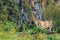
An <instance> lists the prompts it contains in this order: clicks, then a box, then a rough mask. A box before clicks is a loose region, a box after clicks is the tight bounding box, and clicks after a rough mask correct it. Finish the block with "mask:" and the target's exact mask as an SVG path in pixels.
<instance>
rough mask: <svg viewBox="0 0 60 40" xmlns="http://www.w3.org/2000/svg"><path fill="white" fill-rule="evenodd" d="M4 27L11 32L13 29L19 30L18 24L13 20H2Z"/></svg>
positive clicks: (4, 29)
mask: <svg viewBox="0 0 60 40" xmlns="http://www.w3.org/2000/svg"><path fill="white" fill-rule="evenodd" d="M2 28H3V31H7V32H9V31H11V30H13V29H16V30H17V29H18V26H17V25H16V24H15V23H13V22H9V21H3V22H2ZM16 30H14V31H16Z"/></svg>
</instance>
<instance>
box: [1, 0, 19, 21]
mask: <svg viewBox="0 0 60 40" xmlns="http://www.w3.org/2000/svg"><path fill="white" fill-rule="evenodd" d="M10 14H13V15H14V16H15V17H16V18H15V19H14V17H13V16H12V15H10ZM18 15H19V10H18V5H16V4H15V3H14V1H13V0H0V19H1V20H3V21H6V20H9V21H13V22H14V21H15V22H17V20H18ZM8 18H9V19H8Z"/></svg>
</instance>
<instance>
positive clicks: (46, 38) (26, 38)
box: [0, 32, 60, 40]
mask: <svg viewBox="0 0 60 40" xmlns="http://www.w3.org/2000/svg"><path fill="white" fill-rule="evenodd" d="M34 36H35V35H30V34H28V33H24V32H18V33H16V34H7V33H5V34H3V35H0V40H39V39H36V38H34ZM42 39H43V40H60V34H53V35H46V34H42Z"/></svg>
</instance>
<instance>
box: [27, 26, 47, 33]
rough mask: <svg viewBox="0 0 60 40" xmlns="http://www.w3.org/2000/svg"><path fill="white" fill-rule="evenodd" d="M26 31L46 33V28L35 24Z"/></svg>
mask: <svg viewBox="0 0 60 40" xmlns="http://www.w3.org/2000/svg"><path fill="white" fill-rule="evenodd" d="M27 32H28V33H29V34H35V33H39V32H41V33H47V32H48V30H47V29H43V28H41V27H40V26H37V27H35V28H33V29H29V30H27Z"/></svg>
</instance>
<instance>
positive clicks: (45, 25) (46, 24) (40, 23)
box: [35, 20, 52, 32]
mask: <svg viewBox="0 0 60 40" xmlns="http://www.w3.org/2000/svg"><path fill="white" fill-rule="evenodd" d="M35 24H36V25H38V26H41V27H42V28H45V29H47V28H49V31H50V32H51V28H52V22H51V21H41V20H36V21H35Z"/></svg>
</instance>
